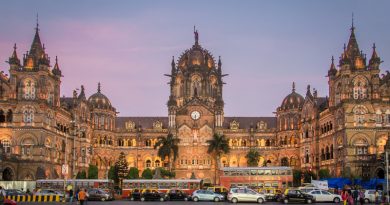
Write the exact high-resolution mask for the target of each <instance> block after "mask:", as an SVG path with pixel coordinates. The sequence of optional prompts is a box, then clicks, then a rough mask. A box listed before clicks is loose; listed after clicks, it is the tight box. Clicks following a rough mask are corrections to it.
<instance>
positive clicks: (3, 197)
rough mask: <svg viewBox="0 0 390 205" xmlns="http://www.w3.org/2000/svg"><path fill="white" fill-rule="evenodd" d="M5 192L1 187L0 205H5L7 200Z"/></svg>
mask: <svg viewBox="0 0 390 205" xmlns="http://www.w3.org/2000/svg"><path fill="white" fill-rule="evenodd" d="M5 195H6V194H5V191H4V189H3V187H2V186H0V205H3V204H4V199H5Z"/></svg>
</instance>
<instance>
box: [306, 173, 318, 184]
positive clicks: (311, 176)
mask: <svg viewBox="0 0 390 205" xmlns="http://www.w3.org/2000/svg"><path fill="white" fill-rule="evenodd" d="M316 178H317V177H316V174H315V173H314V172H312V171H309V170H306V171H304V172H303V182H305V183H311V180H312V179H316Z"/></svg>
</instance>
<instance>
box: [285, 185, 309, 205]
mask: <svg viewBox="0 0 390 205" xmlns="http://www.w3.org/2000/svg"><path fill="white" fill-rule="evenodd" d="M281 201H282V202H283V203H285V204H287V203H289V202H298V203H308V204H311V203H313V201H314V197H313V196H312V195H309V194H306V193H303V192H301V191H300V190H298V189H286V190H285V191H284V194H283V195H282V198H281Z"/></svg>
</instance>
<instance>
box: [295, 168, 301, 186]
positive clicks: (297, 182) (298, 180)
mask: <svg viewBox="0 0 390 205" xmlns="http://www.w3.org/2000/svg"><path fill="white" fill-rule="evenodd" d="M301 177H302V171H301V170H298V169H293V186H295V187H298V186H301Z"/></svg>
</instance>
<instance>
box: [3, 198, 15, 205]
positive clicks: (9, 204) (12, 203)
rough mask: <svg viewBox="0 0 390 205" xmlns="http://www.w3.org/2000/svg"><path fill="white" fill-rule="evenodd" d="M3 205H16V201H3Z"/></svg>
mask: <svg viewBox="0 0 390 205" xmlns="http://www.w3.org/2000/svg"><path fill="white" fill-rule="evenodd" d="M4 205H16V201H14V200H11V199H4Z"/></svg>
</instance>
